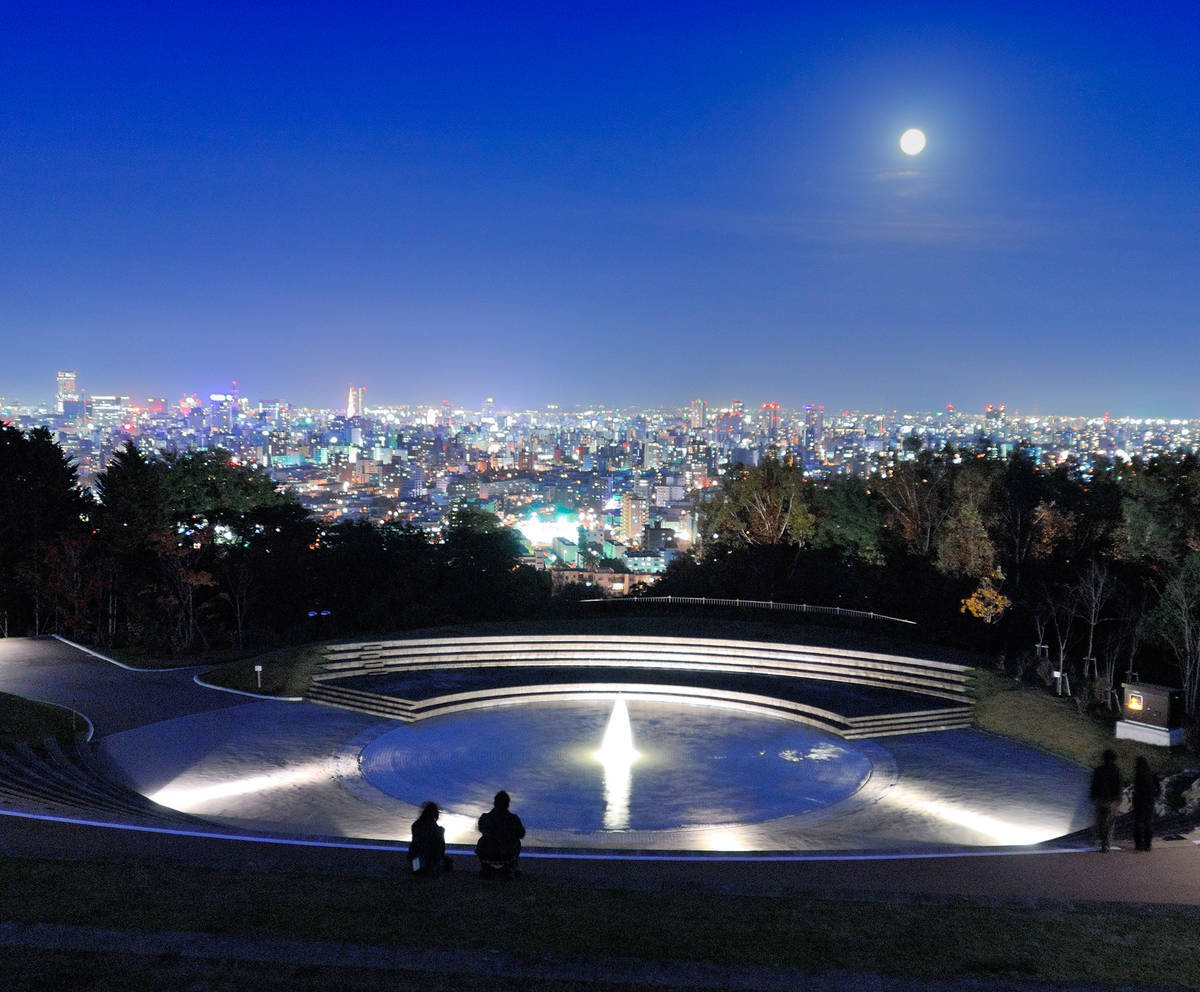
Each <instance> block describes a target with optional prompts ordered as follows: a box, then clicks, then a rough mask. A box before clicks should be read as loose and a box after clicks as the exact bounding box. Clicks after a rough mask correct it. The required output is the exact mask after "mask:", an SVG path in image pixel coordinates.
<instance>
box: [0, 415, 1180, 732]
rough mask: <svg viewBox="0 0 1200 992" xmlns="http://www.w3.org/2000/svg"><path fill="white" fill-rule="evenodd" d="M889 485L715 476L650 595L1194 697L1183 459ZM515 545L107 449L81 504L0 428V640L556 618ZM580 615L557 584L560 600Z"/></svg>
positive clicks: (291, 635)
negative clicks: (913, 625) (958, 647)
mask: <svg viewBox="0 0 1200 992" xmlns="http://www.w3.org/2000/svg"><path fill="white" fill-rule="evenodd" d="M906 454H907V457H906V458H905V459H902V460H899V461H898V462H897V463H896V464H895V466H894V468H893V469H892V470H891V471H889V472H887V473H881V474H878V475H875V476H873V477H870V478H866V479H862V478H856V477H849V476H846V477H836V478H831V479H828V480H814V479H806V478H805V477H804V474H803V472H802V471H801V469H800V468H799V466H797V465H794V464H790V463H789V462H788V461H787V460H780V459H768V460H766V461H764V462H763V463H761V464H760V465H758V466H757V467H746V466H741V465H739V466H734V468H732V469H731V470H730V471H729V472H728V473H727V474H726V475H725V476H724V478H723V480H722V483H721V484H720V486H718V487H715V488H714V489H712V490H710V491H709V492H708V493H707V494H706V495H705V496H704V498H702V499H701V501H700V503H699V506H698V520H699V522H698V528H697V529H698V532H699V534H700V538H701V539H700V542H699V544H698V546H697V548H696V549H694V551H693V554H692V555H690V556H687V557H684V558H680V559H677V560H676V561H674V562H673V563H672V564H671V566H670V567H669V568H668V570H667V572H666V574H665V575H664V576H663V577H662V579H661V580H660V582H659V583H658V584H657V585H656V586H654V587H653V589H652V592H653V594H656V595H657V594H664V595H666V594H674V595H680V596H715V597H733V598H737V597H740V598H745V599H766V600H776V601H779V602H805V603H810V604H814V605H826V606H843V607H847V608H852V609H861V610H868V611H872V612H875V613H882V614H888V615H892V616H898V617H903V618H906V619H911V620H915V621H917V623H918V625H919V628H918V629H919V631H920V632H921V634H922V635H923V636H925V637H927V638H930V639H935V640H942V641H946V642H952V643H959V644H962V645H965V646H969V647H975V648H981V647H982V648H984V649H986V650H990V651H994V652H995V653H997V654H998V655H999V656H1000V657H1001V658H1002V659H1003V662H1004V664H1005V665H1006V666H1007V668H1008V669H1009V670H1010V672H1012V674H1014V675H1016V676H1018V677H1027V678H1035V677H1037V676H1038V675H1041V677H1043V678H1048V677H1049V673H1050V672H1052V671H1061V672H1066V673H1068V674H1069V676H1070V679H1071V682H1072V683H1073V684H1074V685H1075V686H1078V687H1081V688H1085V689H1086V690H1087V691H1090V692H1092V693H1094V694H1095V698H1096V699H1097V700H1098V701H1099V702H1100V703H1101V704H1104V705H1111V703H1112V695H1111V692H1112V690H1113V689H1114V688H1116V687H1117V686H1118V685H1119V683H1120V681H1121V680H1122V679H1123V678H1125V677H1127V674H1128V673H1129V672H1137V673H1139V674H1140V676H1141V677H1142V678H1143V679H1151V680H1158V681H1174V682H1175V683H1177V684H1180V685H1182V687H1183V690H1184V694H1185V704H1186V707H1187V710H1188V713H1189V714H1190V715H1191V716H1192V717H1193V718H1195V717H1196V716H1197V709H1198V706H1197V704H1198V698H1197V694H1198V689H1200V462H1198V461H1197V459H1196V458H1195V457H1193V456H1190V455H1189V456H1182V457H1166V456H1164V457H1160V458H1154V459H1150V460H1146V461H1133V462H1120V463H1118V462H1108V461H1103V460H1099V461H1097V462H1095V463H1094V464H1093V465H1091V466H1090V467H1089V469H1088V471H1086V472H1085V471H1083V470H1082V469H1081V467H1080V466H1079V465H1078V464H1077V463H1075V462H1072V461H1067V462H1065V463H1063V464H1061V465H1058V466H1056V467H1054V468H1051V469H1046V468H1044V467H1042V466H1039V465H1037V464H1036V463H1035V462H1034V460H1033V459H1032V458H1031V457H1030V456H1029V455H1028V454H1027V453H1025V452H1023V451H1017V452H1015V453H1013V454H1012V455H1011V456H1010V457H1008V458H1007V459H995V458H989V457H986V456H985V453H984V452H982V451H970V450H957V451H956V450H953V449H949V448H948V449H945V450H942V451H931V450H928V449H922V448H921V447H920V445H919V444H917V443H915V442H912V443H910V445H909V447H908V449H907V451H906ZM521 556H522V547H521V543H520V541H519V539H518V537H517V535H516V534H515V533H513V532H512V531H509V530H506V529H505V528H503V527H501V526H500V525H499V521H498V520H497V518H496V517H495V516H494V515H492V514H489V513H486V512H483V511H479V510H463V511H460V512H458V513H457V514H455V515H453V516H452V518H451V519H450V521H449V523H448V526H447V527H446V529H445V531H444V532H443V533H442V534H441V535H440V537H439V538H438V539H431V538H430V537H429V536H427V535H426V534H425V533H424V532H422V531H420V530H417V529H413V528H411V527H408V526H405V525H402V524H392V523H387V524H382V525H377V524H372V523H370V522H367V521H365V520H351V521H343V522H339V523H337V524H334V525H325V524H322V523H321V522H319V521H317V520H315V519H314V518H313V517H312V516H311V515H310V514H309V513H308V512H307V511H306V510H305V509H304V508H303V507H302V506H301V505H300V503H299V502H298V500H297V499H296V497H295V495H294V494H292V493H291V492H289V491H286V490H283V489H281V488H280V487H279V486H277V485H276V484H275V483H274V482H273V481H272V480H271V479H270V477H269V476H267V475H266V473H264V472H263V471H262V470H261V469H259V468H257V467H254V466H247V465H241V464H238V463H237V461H236V460H235V459H234V458H233V457H232V456H231V455H230V454H229V453H228V452H225V451H219V450H211V451H187V452H158V453H155V454H147V453H144V452H142V451H141V450H140V449H138V448H137V447H136V445H134V444H133V443H128V444H126V445H125V446H124V447H122V448H121V449H119V450H118V451H117V452H116V453H115V454H114V456H113V458H112V460H111V461H110V463H109V464H108V466H107V467H106V469H105V470H104V471H103V472H102V473H101V474H100V475H99V476H98V477H97V479H96V482H95V485H94V487H93V489H92V490H91V491H87V490H84V489H83V488H82V487H81V486H80V484H79V481H78V477H77V474H76V472H75V468H74V466H73V464H72V462H71V460H70V459H69V458H68V457H67V456H66V454H65V453H64V452H63V451H62V449H61V448H60V447H59V445H58V444H57V443H56V442H55V441H54V439H53V436H52V435H51V434H50V433H49V432H48V431H47V430H45V429H43V428H38V429H35V430H31V431H28V432H23V431H21V430H18V429H16V428H13V427H11V426H9V425H6V424H0V633H8V634H14V635H15V634H28V633H59V634H62V635H63V636H67V637H70V638H72V639H76V640H81V641H84V642H87V643H91V644H95V645H99V646H102V647H128V648H131V649H134V650H137V651H144V652H147V653H151V654H158V655H162V654H186V653H188V652H192V651H197V650H204V649H212V648H228V647H233V648H239V649H242V648H250V647H260V646H270V645H276V644H280V643H295V642H300V641H306V640H312V639H319V638H324V637H331V636H338V635H351V634H367V633H372V632H386V631H389V630H398V629H404V628H411V627H417V626H427V625H436V624H443V623H455V622H461V621H469V620H480V619H493V618H508V617H519V616H534V615H539V614H541V613H544V612H545V611H546V610H547V609H550V608H552V607H553V606H554V605H555V601H554V600H553V599H552V597H551V592H550V586H549V583H548V581H547V577H546V576H545V575H544V574H543V573H539V572H537V571H535V570H534V569H532V568H530V567H528V566H525V565H522V564H521V563H520V562H521ZM572 598H578V590H577V589H572V588H571V587H568V588H567V590H566V592H565V593H564V594H563V596H562V597H560V600H559V602H560V603H562V602H567V601H570V600H571V599H572Z"/></svg>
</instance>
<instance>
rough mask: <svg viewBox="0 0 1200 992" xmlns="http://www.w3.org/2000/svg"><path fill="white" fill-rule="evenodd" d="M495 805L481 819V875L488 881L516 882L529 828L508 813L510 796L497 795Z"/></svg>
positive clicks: (477, 851) (517, 817)
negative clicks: (512, 880) (523, 841)
mask: <svg viewBox="0 0 1200 992" xmlns="http://www.w3.org/2000/svg"><path fill="white" fill-rule="evenodd" d="M494 802H495V805H494V806H493V807H492V808H491V809H490V810H488V811H487V812H486V813H484V814H483V816H481V817H480V818H479V834H480V837H479V843H477V844H476V845H475V854H476V855H477V856H478V857H479V865H480V869H479V873H480V874H481V875H482V876H483V877H484V878H496V877H500V878H512V876H513V875H515V874H518V871H517V858H518V857H520V855H521V838H522V837H524V836H525V824H523V823H522V822H521V818H520V817H519V816H517V814H516V813H512V812H510V811H509V809H508V804H509V798H508V793H507V792H505V791H504V790H503V789H501V790H500V791H499V792H497V793H496V798H495V800H494Z"/></svg>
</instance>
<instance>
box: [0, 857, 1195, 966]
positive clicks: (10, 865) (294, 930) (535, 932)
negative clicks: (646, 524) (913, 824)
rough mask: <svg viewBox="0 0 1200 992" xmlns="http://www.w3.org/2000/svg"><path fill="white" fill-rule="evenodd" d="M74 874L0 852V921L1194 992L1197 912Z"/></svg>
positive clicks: (261, 874)
mask: <svg viewBox="0 0 1200 992" xmlns="http://www.w3.org/2000/svg"><path fill="white" fill-rule="evenodd" d="M78 867H79V866H78V865H71V864H68V863H62V862H54V861H36V860H28V861H26V860H15V859H0V871H2V872H3V874H4V876H5V878H6V880H7V884H6V885H5V887H4V890H3V892H2V893H0V914H2V916H3V919H4V920H6V921H12V922H55V923H69V924H76V925H81V926H98V927H108V926H112V927H117V928H131V929H136V930H139V931H150V932H153V931H157V930H162V931H193V932H196V931H199V932H204V933H208V934H212V935H217V936H219V935H237V936H243V937H246V936H255V937H283V938H290V939H297V940H339V941H346V940H349V941H352V942H355V943H361V944H368V945H379V946H385V947H386V946H410V947H415V948H439V949H474V950H485V949H490V950H497V951H505V952H512V953H519V954H521V955H525V956H531V957H533V958H537V957H538V956H547V955H548V956H553V957H560V956H567V957H581V958H589V959H595V958H609V957H633V958H643V959H652V960H665V961H720V962H722V963H724V964H750V965H776V966H791V967H797V968H803V969H807V970H813V971H823V970H830V969H845V970H850V971H864V972H875V973H882V974H903V975H920V976H928V977H937V976H942V977H944V976H987V977H993V978H995V977H1011V978H1020V979H1033V978H1037V979H1045V980H1051V981H1054V980H1059V981H1073V982H1089V983H1097V984H1100V985H1110V984H1111V985H1126V986H1128V985H1130V984H1137V985H1147V984H1150V985H1172V986H1174V985H1183V986H1192V987H1196V986H1198V985H1200V958H1197V956H1196V955H1195V953H1194V947H1195V934H1196V928H1197V925H1198V921H1200V916H1198V915H1197V913H1196V912H1195V911H1193V910H1184V909H1178V910H1172V909H1169V908H1168V909H1160V910H1155V911H1152V912H1149V913H1147V912H1146V911H1144V910H1143V911H1141V912H1138V911H1135V910H1133V909H1130V910H1123V909H1115V910H1108V909H1089V908H1086V907H1067V906H1063V907H1030V906H1019V907H1012V906H1004V905H995V904H991V903H987V904H981V903H979V902H972V901H966V900H951V901H947V900H929V901H913V900H906V901H901V902H894V903H889V902H881V901H878V900H866V899H825V898H812V897H804V896H781V895H773V894H766V895H747V894H727V893H719V892H706V893H703V895H702V897H700V898H698V897H697V896H698V895H699V894H698V893H695V892H690V891H689V892H677V891H646V890H629V889H614V888H608V887H605V886H604V884H603V882H601V883H600V884H597V885H594V886H589V887H586V888H584V887H580V886H579V885H578V884H570V883H567V882H565V881H555V880H551V879H539V878H537V877H536V876H533V877H530V876H526V877H523V878H520V879H518V880H516V881H515V882H513V883H508V884H506V883H483V882H481V881H480V880H479V879H478V878H477V877H476V876H475V875H474V874H473V873H468V872H461V873H455V874H454V875H451V876H449V877H447V878H444V879H440V880H437V881H432V882H430V881H427V880H423V879H420V880H417V879H412V878H411V877H399V878H395V879H393V878H382V879H381V878H379V877H355V876H354V875H352V874H347V873H344V872H343V873H340V874H338V875H313V874H309V873H304V872H290V873H288V872H280V871H271V870H266V869H264V870H261V871H257V872H237V871H227V870H221V869H211V868H209V869H205V868H189V867H179V866H173V865H169V864H159V865H152V864H141V865H136V866H130V865H122V864H107V863H93V864H89V865H88V867H87V871H86V872H85V873H83V874H86V883H85V882H84V881H83V880H81V879H80V877H79V873H78ZM1131 947H1135V948H1137V953H1136V954H1130V953H1129V949H1130V948H1131ZM613 977H614V978H618V977H619V976H618V975H614V976H613ZM339 984H341V985H342V987H352V986H348V985H346V984H345V983H339ZM137 987H138V986H133V988H137ZM239 987H240V986H239ZM364 987H372V986H369V985H367V986H364Z"/></svg>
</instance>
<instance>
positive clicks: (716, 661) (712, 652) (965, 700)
mask: <svg viewBox="0 0 1200 992" xmlns="http://www.w3.org/2000/svg"><path fill="white" fill-rule="evenodd" d="M585 666H586V668H588V669H592V670H594V669H597V668H613V669H614V670H616V669H620V670H621V673H620V674H618V673H617V672H615V671H614V681H612V682H609V681H605V682H595V681H591V682H577V683H570V682H567V683H553V684H529V685H518V686H512V685H509V686H495V687H487V686H486V685H484V687H482V688H474V689H472V690H470V691H461V692H451V693H447V694H445V695H441V696H435V697H432V698H427V699H421V700H409V699H401V698H398V697H396V696H394V695H387V694H384V693H379V692H371V691H367V690H365V689H363V688H361V687H359V686H356V687H349V686H345V685H338V684H337V683H338V682H339V681H341V680H345V679H349V678H357V677H361V676H372V675H376V676H381V675H387V674H389V673H400V672H404V673H417V672H435V671H446V670H451V669H475V670H483V669H498V668H514V667H517V668H542V669H544V668H547V667H555V668H564V667H568V668H569V667H585ZM682 670H687V671H697V670H703V671H710V672H720V673H728V674H729V675H730V676H732V677H731V679H730V684H729V688H722V689H712V688H708V689H699V688H697V687H695V686H682V685H675V684H672V680H671V677H670V673H671V672H672V671H682ZM968 672H969V670H968V669H967V668H964V667H963V666H960V665H952V664H947V663H945V662H937V661H927V660H924V659H919V658H909V657H902V656H899V655H886V654H878V653H872V652H862V651H847V650H841V649H836V648H813V647H805V646H800V645H790V644H774V643H766V642H758V641H730V640H716V639H701V638H674V637H671V638H667V637H662V638H656V637H631V636H616V637H588V636H581V635H566V636H543V637H477V638H425V639H413V640H391V641H375V642H362V643H356V644H340V645H334V646H331V647H329V648H328V649H327V650H326V658H325V662H324V663H323V665H322V666H321V667H320V669H319V670H318V671H317V672H316V674H315V675H314V676H313V683H312V686H311V688H310V689H309V692H308V698H310V699H311V700H313V701H314V702H319V703H323V704H325V705H329V706H336V707H339V708H343V709H349V710H356V711H358V712H362V713H368V714H371V715H375V716H379V717H382V718H386V719H392V720H398V721H403V722H411V721H414V720H420V719H423V718H425V717H428V716H433V715H435V714H443V713H449V712H454V711H459V710H466V709H475V708H481V707H488V706H496V705H506V704H507V705H511V704H516V703H523V702H539V701H545V700H549V699H563V698H580V697H586V696H589V695H598V694H605V695H611V694H612V693H614V692H619V693H622V694H626V695H628V696H629V698H642V699H655V700H672V701H693V702H695V701H701V700H702V701H704V702H708V703H716V704H720V705H727V706H736V707H739V708H742V709H749V710H755V711H759V712H763V713H769V714H771V715H774V716H782V717H786V718H789V719H795V720H799V721H802V722H806V723H813V724H817V725H819V726H821V727H823V728H825V729H827V730H830V731H832V732H834V733H837V734H840V735H841V736H843V737H847V738H858V737H881V736H886V735H889V734H909V733H919V732H927V731H934V730H948V729H959V728H962V727H967V726H970V723H971V700H970V696H969V692H968ZM631 673H637V678H636V679H634V678H632V676H631ZM738 675H756V676H762V675H768V676H774V677H778V678H779V679H781V680H790V679H807V680H818V681H823V682H841V683H846V684H857V685H863V686H872V687H876V688H883V689H892V690H899V691H902V692H904V693H906V694H917V695H921V696H926V697H931V705H930V706H929V707H928V708H926V709H921V710H917V711H912V710H905V711H903V712H895V713H877V714H871V715H867V716H844V715H841V714H839V713H836V712H832V711H830V710H829V709H823V708H820V707H816V706H812V705H808V704H806V703H803V702H799V701H796V700H793V699H788V698H785V697H786V693H781V694H780V696H779V697H774V696H769V695H764V694H762V693H761V692H759V693H748V692H745V691H740V690H739V689H738V688H737V679H736V676H738ZM780 685H781V687H782V686H784V685H785V683H784V682H782V681H781V683H780ZM935 699H936V700H938V701H939V702H937V703H933V702H932V700H935Z"/></svg>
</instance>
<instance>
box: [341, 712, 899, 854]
mask: <svg viewBox="0 0 1200 992" xmlns="http://www.w3.org/2000/svg"><path fill="white" fill-rule="evenodd" d="M613 709H614V706H613V702H612V701H611V700H605V701H600V700H597V701H594V702H593V701H588V702H570V703H567V702H563V703H542V704H531V705H523V706H502V707H496V708H493V709H486V710H475V711H469V712H464V713H455V714H449V715H446V716H442V717H435V718H431V719H428V720H424V721H421V722H420V723H417V724H412V725H407V726H401V727H397V728H396V729H394V730H392V731H390V732H388V733H385V734H383V735H382V736H380V737H378V738H376V739H374V740H373V741H371V742H370V743H368V744H367V745H366V747H365V748H364V749H363V751H362V760H361V763H360V767H361V770H362V774H363V775H364V776H365V778H366V779H367V781H368V782H370V783H371V784H372V785H373V786H375V787H376V788H378V789H380V790H381V791H382V792H385V793H387V794H388V795H390V796H393V797H395V798H397V799H400V800H402V801H404V802H407V803H411V804H413V805H419V804H420V803H421V802H422V801H424V800H426V799H433V800H435V801H436V802H437V803H438V805H439V806H441V807H442V808H443V809H445V810H447V811H448V812H450V813H452V814H461V815H464V816H478V814H479V812H480V811H481V810H483V809H486V808H487V807H488V806H489V805H490V804H491V799H492V796H493V794H494V793H495V792H496V790H497V789H500V788H504V789H506V790H507V791H508V792H509V793H510V794H511V795H512V797H513V802H514V808H515V809H518V810H519V812H520V813H521V815H522V816H523V817H525V818H526V819H527V820H528V821H529V822H530V823H535V824H537V825H538V827H539V828H540V829H543V830H555V831H568V832H576V833H588V834H591V833H593V832H596V831H614V830H615V831H622V830H634V831H660V830H677V829H680V828H690V827H695V826H711V825H718V824H730V823H742V824H744V823H757V822H762V821H765V820H773V819H778V818H780V817H785V816H796V815H802V814H807V813H811V812H814V811H816V810H819V809H823V808H825V807H828V806H831V805H833V804H836V803H844V802H846V801H848V800H850V799H851V798H852V797H853V796H854V795H855V794H857V793H858V792H859V791H860V790H861V789H862V787H863V786H864V784H865V783H866V782H867V781H868V780H869V779H870V778H871V776H872V774H873V773H874V772H875V771H876V765H877V762H878V759H879V758H880V757H881V756H882V755H883V752H882V751H881V749H880V748H878V747H877V746H876V745H873V744H870V743H869V742H850V741H845V740H842V739H841V738H838V737H835V736H833V735H832V734H827V733H824V732H822V731H820V730H818V729H816V728H814V727H810V726H806V725H804V724H798V723H795V722H792V721H788V720H775V719H768V718H764V717H762V716H758V715H752V714H745V713H739V712H736V711H731V710H728V709H720V708H716V707H711V706H699V705H697V706H680V705H673V704H664V703H655V702H648V701H636V700H633V701H630V702H629V703H628V712H629V718H630V726H631V728H632V748H633V751H634V752H635V754H633V755H629V756H623V755H622V754H621V752H619V751H618V752H616V754H615V756H605V755H603V754H601V752H600V745H601V741H602V740H603V739H604V738H605V729H606V726H607V724H608V723H609V721H610V717H611V714H612V712H613Z"/></svg>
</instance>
